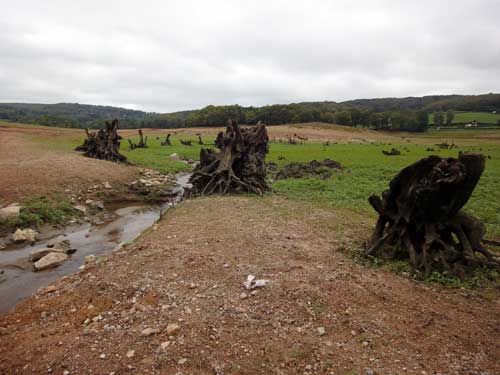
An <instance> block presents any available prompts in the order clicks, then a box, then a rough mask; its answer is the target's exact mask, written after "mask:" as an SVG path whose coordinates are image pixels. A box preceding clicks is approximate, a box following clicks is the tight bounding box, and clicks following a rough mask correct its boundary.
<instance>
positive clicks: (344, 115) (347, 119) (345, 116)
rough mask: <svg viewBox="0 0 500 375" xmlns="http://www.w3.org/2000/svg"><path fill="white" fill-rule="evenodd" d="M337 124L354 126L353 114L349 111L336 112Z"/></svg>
mask: <svg viewBox="0 0 500 375" xmlns="http://www.w3.org/2000/svg"><path fill="white" fill-rule="evenodd" d="M335 122H336V123H337V124H339V125H352V120H351V113H350V112H349V111H339V112H336V113H335Z"/></svg>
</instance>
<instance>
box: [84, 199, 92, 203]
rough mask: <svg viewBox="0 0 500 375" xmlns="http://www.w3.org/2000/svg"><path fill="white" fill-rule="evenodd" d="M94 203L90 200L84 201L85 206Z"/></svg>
mask: <svg viewBox="0 0 500 375" xmlns="http://www.w3.org/2000/svg"><path fill="white" fill-rule="evenodd" d="M93 203H94V201H93V200H92V199H87V200H85V204H93Z"/></svg>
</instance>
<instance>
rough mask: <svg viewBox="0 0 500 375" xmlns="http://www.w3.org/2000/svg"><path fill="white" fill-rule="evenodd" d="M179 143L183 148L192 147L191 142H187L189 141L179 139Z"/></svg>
mask: <svg viewBox="0 0 500 375" xmlns="http://www.w3.org/2000/svg"><path fill="white" fill-rule="evenodd" d="M181 143H182V144H183V145H184V146H192V145H193V142H192V141H189V140H184V139H181Z"/></svg>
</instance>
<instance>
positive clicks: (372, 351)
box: [0, 196, 500, 375]
mask: <svg viewBox="0 0 500 375" xmlns="http://www.w3.org/2000/svg"><path fill="white" fill-rule="evenodd" d="M346 215H349V220H346ZM372 224H373V223H372V221H371V220H368V219H364V218H362V217H359V216H356V215H355V214H352V213H350V212H348V211H341V210H333V209H318V208H314V207H312V206H310V205H309V204H307V203H303V202H291V201H288V200H285V199H283V198H280V197H276V196H270V197H265V198H263V199H258V198H253V197H248V198H247V197H224V198H219V197H213V198H204V199H194V200H189V201H186V202H184V203H183V204H182V205H181V206H179V207H177V208H176V209H174V210H173V211H171V212H170V213H169V214H168V215H167V216H166V217H165V218H164V219H163V220H162V221H160V223H159V224H158V225H157V226H155V227H154V228H153V229H152V230H151V231H150V232H148V233H146V234H144V235H143V236H142V237H141V238H140V239H139V240H138V241H137V242H136V243H135V244H133V245H131V246H129V247H126V248H124V249H122V250H120V251H118V252H116V253H114V254H112V255H110V256H109V257H108V258H107V261H104V262H99V263H97V264H91V265H89V266H87V267H86V268H85V269H84V270H83V271H80V272H79V273H77V274H75V275H73V276H69V277H66V278H64V279H62V280H60V281H59V282H57V283H56V284H55V285H54V286H53V287H49V288H48V289H47V290H45V291H43V292H40V293H38V294H37V295H36V296H34V297H32V298H31V299H29V300H27V301H25V302H23V303H22V304H21V305H19V306H18V307H17V308H16V309H15V310H14V311H12V312H10V313H8V314H5V315H2V316H0V373H2V374H3V373H5V374H12V373H26V374H33V373H36V374H37V373H47V372H51V373H54V374H63V373H66V374H90V373H93V374H110V373H114V374H148V373H150V374H176V373H182V374H340V375H345V374H347V373H349V371H357V372H358V373H359V374H367V373H375V374H443V375H444V374H477V375H480V374H482V375H484V374H490V375H493V374H498V373H499V372H500V364H499V363H498V358H499V357H500V348H499V342H498V335H499V328H498V327H500V324H499V323H500V306H499V302H498V300H495V299H493V300H487V299H483V298H480V297H479V296H476V295H475V294H474V293H471V292H468V291H446V290H441V289H438V288H431V287H428V286H425V285H419V284H416V283H414V282H412V281H410V280H408V279H405V278H402V277H399V276H397V275H394V274H390V273H386V272H384V271H381V270H372V269H366V268H363V267H361V266H359V265H357V264H355V263H353V262H352V260H350V259H349V258H347V257H346V256H345V255H343V254H342V253H341V252H340V251H339V250H340V248H342V247H345V246H356V245H358V244H359V243H360V242H361V240H362V238H363V237H364V236H365V235H366V233H369V228H370V226H371V225H372ZM249 274H254V275H256V276H257V277H259V278H264V279H268V280H269V284H268V285H267V286H265V287H264V288H260V289H256V291H255V292H254V293H251V292H250V291H247V290H245V289H244V288H243V287H242V282H243V281H244V280H245V278H246V277H247V275H249ZM148 328H150V329H149V330H148ZM65 371H66V372H65ZM370 371H373V372H370Z"/></svg>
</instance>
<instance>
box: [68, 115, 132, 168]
mask: <svg viewBox="0 0 500 375" xmlns="http://www.w3.org/2000/svg"><path fill="white" fill-rule="evenodd" d="M117 130H118V120H117V119H114V120H113V121H111V122H109V121H106V127H105V129H99V130H98V131H97V132H89V131H88V129H85V134H86V135H87V139H85V141H84V142H83V144H82V145H81V146H78V147H77V148H76V149H75V150H76V151H83V154H84V155H85V156H87V157H90V158H95V159H102V160H110V161H115V162H122V163H124V162H127V158H126V157H125V156H123V155H122V154H120V152H119V150H120V139H122V137H121V136H119V135H118V133H117Z"/></svg>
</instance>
